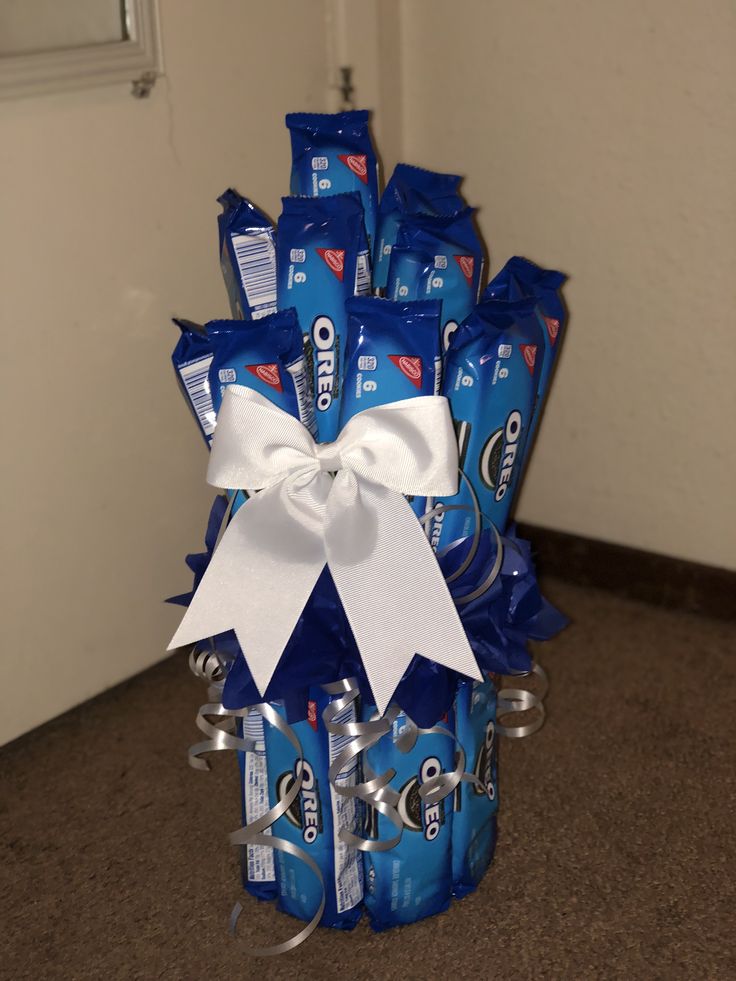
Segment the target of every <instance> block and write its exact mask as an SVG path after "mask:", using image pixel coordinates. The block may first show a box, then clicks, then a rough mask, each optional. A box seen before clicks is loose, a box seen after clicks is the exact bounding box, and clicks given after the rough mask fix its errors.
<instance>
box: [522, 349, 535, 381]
mask: <svg viewBox="0 0 736 981" xmlns="http://www.w3.org/2000/svg"><path fill="white" fill-rule="evenodd" d="M519 349H520V350H521V355H522V357H523V358H524V364H525V365H526V366H527V368H528V369H529V374H530V375H533V374H534V365H535V364H536V363H537V345H536V344H520V345H519Z"/></svg>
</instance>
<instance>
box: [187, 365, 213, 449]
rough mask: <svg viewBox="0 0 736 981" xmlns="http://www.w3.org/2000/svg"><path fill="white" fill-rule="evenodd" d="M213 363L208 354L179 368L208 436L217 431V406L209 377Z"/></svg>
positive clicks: (190, 398) (192, 403)
mask: <svg viewBox="0 0 736 981" xmlns="http://www.w3.org/2000/svg"><path fill="white" fill-rule="evenodd" d="M211 364H212V355H211V354H207V355H205V357H203V358H199V359H198V360H197V361H192V362H191V363H190V364H186V365H183V366H182V367H181V368H179V376H180V377H181V380H182V384H183V385H184V388H185V389H186V393H187V397H188V399H189V402H190V403H191V406H192V408H193V409H194V414H195V415H196V417H197V419H198V420H199V424H200V426H201V427H202V430H203V432H204V434H205V436H207V437H208V438H209V437H210V436H211V435H212V433H213V432H214V431H215V407H214V406H213V405H212V393H211V392H210V379H209V371H210V365H211Z"/></svg>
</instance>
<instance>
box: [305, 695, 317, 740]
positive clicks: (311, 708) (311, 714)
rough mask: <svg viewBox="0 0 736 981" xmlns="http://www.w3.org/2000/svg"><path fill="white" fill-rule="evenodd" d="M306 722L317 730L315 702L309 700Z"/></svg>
mask: <svg viewBox="0 0 736 981" xmlns="http://www.w3.org/2000/svg"><path fill="white" fill-rule="evenodd" d="M307 722H308V723H309V724H310V726H311V727H312V728H313V729H314V731H315V732H316V731H317V703H316V702H313V701H312V700H311V698H310V700H309V701H308V702H307Z"/></svg>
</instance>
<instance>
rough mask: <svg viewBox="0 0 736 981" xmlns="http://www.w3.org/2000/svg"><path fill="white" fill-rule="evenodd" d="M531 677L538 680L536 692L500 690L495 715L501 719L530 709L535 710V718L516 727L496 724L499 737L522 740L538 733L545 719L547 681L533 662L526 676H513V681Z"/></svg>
mask: <svg viewBox="0 0 736 981" xmlns="http://www.w3.org/2000/svg"><path fill="white" fill-rule="evenodd" d="M532 677H536V678H539V679H540V685H539V690H538V691H530V690H529V689H528V688H502V689H501V690H500V691H499V692H498V703H497V714H498V717H499V718H501V717H502V716H503V717H506V716H509V715H516V714H519V713H522V712H528V711H529V710H530V709H536V710H537V717H536V718H535V719H533V720H532V721H531V722H525V723H521V724H518V725H511V726H509V725H502V724H501V723H497V725H496V731H497V732H498V733H499V734H500V735H502V736H506V737H507V738H509V739H523V738H524V737H525V736H531V735H533V734H534V733H535V732H538V731H539V730H540V729H541V728H542V726H543V725H544V720H545V718H546V712H545V709H544V698H545V696H546V694H547V691H548V689H549V680H548V678H547V675H546V673H545V671H544V669H543V668H542V666H541V665H540V664H537V663H536V662H535V663H534V665H533V667H532V670H531V671H529V672H528V673H527V674H523V675H516V676H514V680H517V681H518V680H519V679H520V678H532Z"/></svg>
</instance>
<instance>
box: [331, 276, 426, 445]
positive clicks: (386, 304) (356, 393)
mask: <svg viewBox="0 0 736 981" xmlns="http://www.w3.org/2000/svg"><path fill="white" fill-rule="evenodd" d="M345 307H346V310H347V315H348V342H347V347H346V353H345V370H344V376H343V377H344V386H343V389H344V390H343V397H342V405H341V407H340V428H341V429H342V427H343V426H344V425H345V423H346V422H347V421H348V419H351V418H352V417H353V416H354V415H355V414H356V413H357V412H362V411H363V409H372V408H374V407H375V406H377V405H386V404H387V403H389V402H398V401H399V400H400V399H409V398H416V396H418V395H437V394H438V393H439V388H440V380H441V369H442V361H441V357H440V314H441V309H442V307H441V304H440V303H439V301H437V300H425V301H424V302H419V303H394V302H392V301H391V300H383V299H380V298H379V297H375V296H361V297H354V298H353V299H351V300H348V301H347V303H346V305H345Z"/></svg>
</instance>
